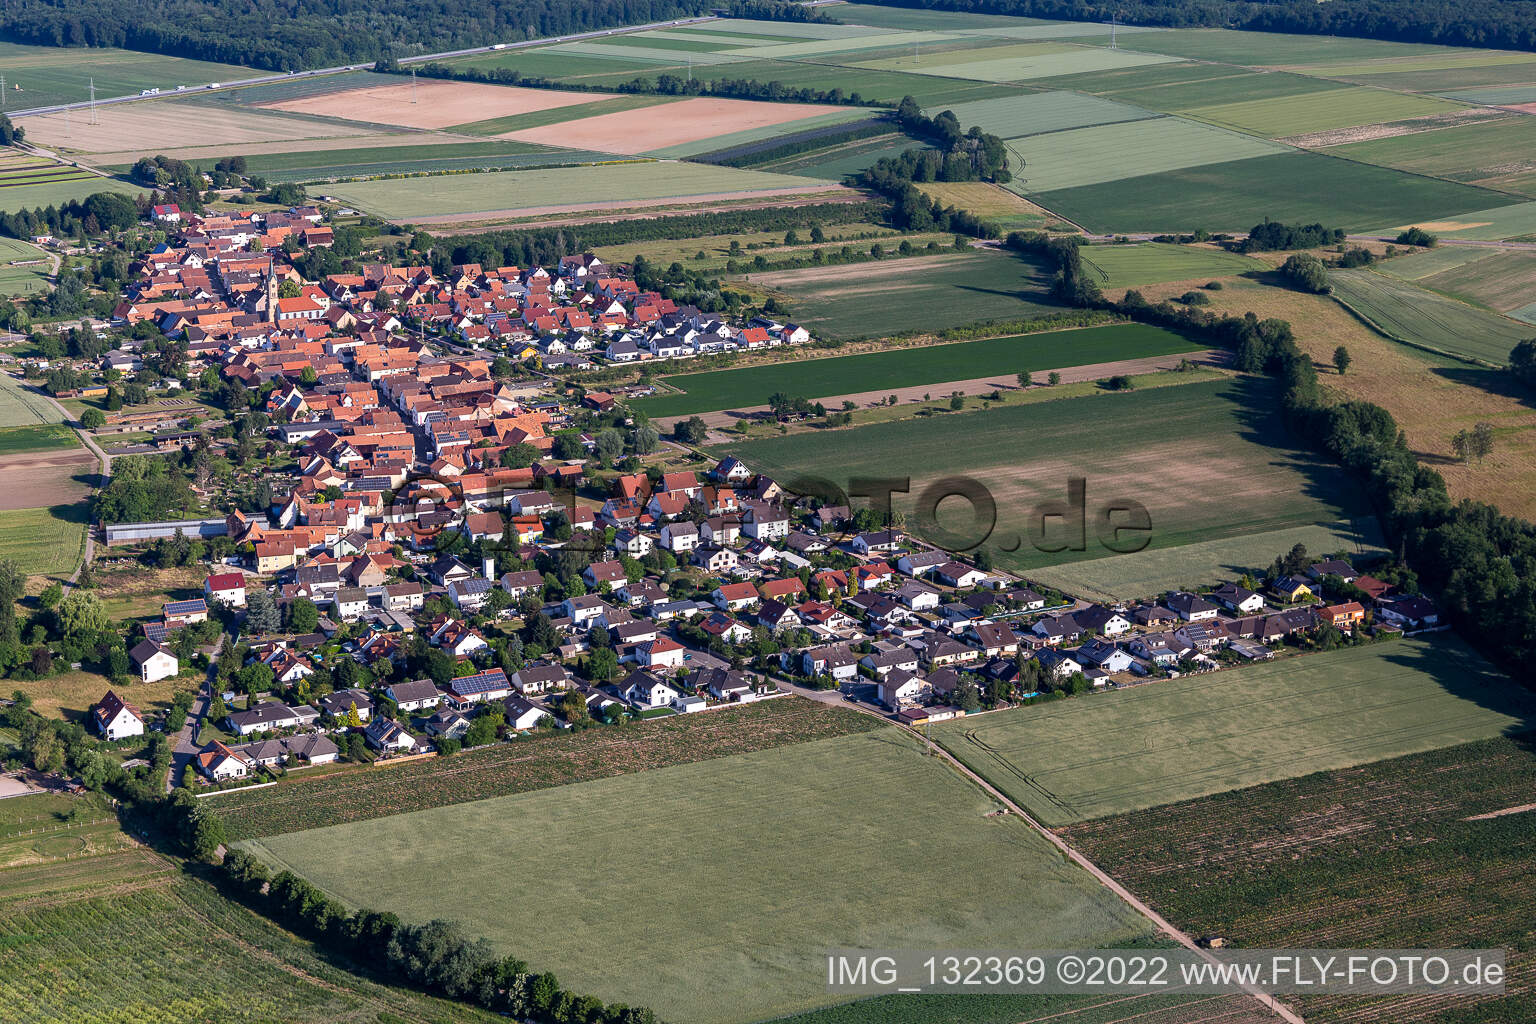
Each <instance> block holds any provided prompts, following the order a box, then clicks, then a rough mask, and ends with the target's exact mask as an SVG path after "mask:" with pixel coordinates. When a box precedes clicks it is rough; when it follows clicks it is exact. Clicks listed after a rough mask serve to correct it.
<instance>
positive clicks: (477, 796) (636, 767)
mask: <svg viewBox="0 0 1536 1024" xmlns="http://www.w3.org/2000/svg"><path fill="white" fill-rule="evenodd" d="M876 727H877V723H875V722H874V720H873V719H870V718H867V717H865V716H863V715H859V714H857V713H855V712H852V711H843V710H836V711H832V712H830V713H829V712H828V710H827V709H825V708H822V707H820V706H818V705H814V704H811V703H810V702H808V701H803V700H799V699H783V698H780V699H777V700H772V701H768V702H766V703H763V704H754V705H749V706H746V707H743V708H740V709H735V708H733V709H731V710H728V711H716V712H711V713H710V714H707V715H690V716H687V717H672V718H664V719H660V720H658V721H654V722H646V723H644V724H641V725H636V726H634V727H633V728H627V727H626V728H614V729H596V730H590V731H587V732H581V733H574V734H568V735H557V736H545V737H540V738H539V739H538V740H537V741H529V742H526V743H518V744H514V745H511V746H497V747H490V748H487V749H484V750H476V751H471V752H469V753H467V754H462V755H459V756H456V757H454V758H453V760H452V761H442V760H432V761H418V762H415V763H413V764H407V765H398V766H396V767H392V768H390V769H389V770H388V771H362V772H358V771H355V770H354V771H347V770H342V771H338V772H336V773H334V774H330V775H324V774H319V775H317V774H316V773H315V772H313V771H312V772H311V773H310V774H309V775H308V776H307V777H306V778H304V779H302V780H294V779H290V780H288V781H285V782H284V783H282V784H281V785H278V786H272V787H269V788H267V789H262V790H252V791H247V792H243V793H237V794H231V795H230V796H227V797H220V798H219V801H218V805H217V809H218V814H219V817H220V818H222V819H223V820H224V823H225V826H226V827H227V829H228V831H229V835H230V838H231V839H253V838H256V837H258V836H270V835H275V834H278V833H284V832H297V831H299V830H301V829H308V828H317V827H320V826H322V825H337V824H342V823H345V822H352V821H365V820H368V819H371V818H378V817H383V816H386V815H391V814H400V813H403V812H406V811H419V810H425V809H427V808H430V807H441V806H446V805H449V804H461V803H466V802H469V801H472V800H484V799H487V798H489V797H500V796H509V795H511V794H514V793H526V792H530V791H532V790H536V789H544V788H546V787H548V786H558V785H563V784H565V783H568V782H579V781H582V780H587V779H602V778H607V777H608V776H610V775H619V774H623V773H625V772H634V771H642V770H645V769H650V768H660V767H664V766H667V765H675V764H686V763H689V762H692V761H700V760H705V759H708V758H716V757H725V756H727V755H730V754H740V753H745V752H748V751H754V750H763V749H766V748H768V747H774V746H779V745H782V744H785V743H798V742H800V741H802V740H811V739H819V738H822V737H828V736H840V735H843V734H845V733H852V732H860V731H864V730H867V729H872V728H876Z"/></svg>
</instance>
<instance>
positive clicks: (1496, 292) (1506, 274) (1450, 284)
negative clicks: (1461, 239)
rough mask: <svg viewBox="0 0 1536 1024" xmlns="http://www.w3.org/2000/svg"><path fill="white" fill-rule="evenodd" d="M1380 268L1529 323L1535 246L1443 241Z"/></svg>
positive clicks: (1535, 268)
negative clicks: (1480, 245) (1495, 246)
mask: <svg viewBox="0 0 1536 1024" xmlns="http://www.w3.org/2000/svg"><path fill="white" fill-rule="evenodd" d="M1380 271H1381V273H1383V274H1386V275H1388V276H1389V277H1395V278H1398V279H1399V280H1402V281H1411V282H1413V283H1414V284H1417V285H1418V286H1419V287H1421V288H1427V289H1429V290H1431V291H1435V292H1440V293H1442V294H1446V295H1451V296H1454V297H1456V298H1460V299H1463V300H1465V301H1467V302H1472V303H1475V304H1477V305H1480V306H1485V307H1487V308H1488V309H1493V310H1497V311H1499V312H1501V313H1503V314H1505V315H1506V316H1510V317H1513V318H1515V319H1518V320H1524V321H1526V322H1527V323H1530V322H1532V321H1531V317H1532V315H1533V313H1536V310H1533V309H1532V295H1536V252H1531V251H1530V250H1528V249H1506V250H1498V249H1494V250H1491V251H1490V250H1488V249H1479V248H1474V247H1473V246H1461V245H1446V246H1441V247H1440V248H1438V249H1426V250H1424V251H1423V252H1419V253H1415V254H1414V255H1412V256H1406V257H1402V258H1399V259H1394V260H1389V261H1388V262H1386V263H1385V264H1383V265H1382V266H1381V267H1380Z"/></svg>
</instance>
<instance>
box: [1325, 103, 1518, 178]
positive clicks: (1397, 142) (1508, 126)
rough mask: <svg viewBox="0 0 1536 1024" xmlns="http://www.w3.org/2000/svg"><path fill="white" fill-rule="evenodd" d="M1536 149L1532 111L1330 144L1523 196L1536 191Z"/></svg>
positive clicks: (1355, 155)
mask: <svg viewBox="0 0 1536 1024" xmlns="http://www.w3.org/2000/svg"><path fill="white" fill-rule="evenodd" d="M1533 151H1536V118H1533V117H1530V116H1528V115H1526V116H1519V117H1509V118H1505V119H1502V120H1498V121H1485V122H1483V123H1482V124H1471V125H1467V126H1465V127H1461V128H1445V129H1441V130H1439V131H1431V132H1415V133H1414V134H1412V135H1398V136H1395V137H1393V138H1387V139H1375V140H1372V141H1370V142H1354V143H1350V144H1349V145H1345V146H1333V147H1330V148H1329V149H1328V152H1329V153H1331V154H1333V155H1335V156H1342V157H1346V158H1348V159H1350V160H1363V161H1365V162H1366V163H1369V164H1381V165H1382V166H1383V167H1398V168H1401V169H1403V170H1405V171H1413V172H1415V173H1417V174H1428V175H1432V176H1434V177H1437V178H1446V179H1449V180H1451V181H1465V182H1470V183H1472V184H1475V185H1485V186H1487V187H1489V188H1499V189H1503V190H1505V191H1507V192H1518V193H1520V194H1521V195H1536V160H1533V159H1532V157H1531V154H1532V152H1533Z"/></svg>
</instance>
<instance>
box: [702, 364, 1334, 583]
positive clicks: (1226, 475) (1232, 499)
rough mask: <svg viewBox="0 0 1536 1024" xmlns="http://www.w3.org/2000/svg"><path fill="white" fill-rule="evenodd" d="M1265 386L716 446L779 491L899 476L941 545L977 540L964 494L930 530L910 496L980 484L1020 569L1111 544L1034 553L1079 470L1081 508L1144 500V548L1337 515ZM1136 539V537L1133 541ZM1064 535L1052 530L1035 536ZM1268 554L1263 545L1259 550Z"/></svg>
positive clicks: (1086, 401)
mask: <svg viewBox="0 0 1536 1024" xmlns="http://www.w3.org/2000/svg"><path fill="white" fill-rule="evenodd" d="M1275 409H1276V396H1275V394H1274V393H1273V388H1272V386H1271V385H1270V384H1269V383H1268V382H1266V381H1262V380H1259V379H1257V378H1225V379H1221V380H1216V381H1201V382H1197V383H1189V384H1179V385H1175V386H1169V387H1163V388H1157V389H1148V390H1140V391H1132V392H1128V393H1120V394H1114V393H1100V394H1098V395H1095V396H1091V397H1080V398H1065V399H1061V400H1058V401H1042V402H1038V403H1034V404H1026V405H1017V406H1004V407H1001V408H994V409H990V410H985V411H976V412H964V413H945V414H942V415H938V416H934V417H930V418H926V419H925V418H918V419H911V420H905V421H900V422H894V423H884V424H878V425H872V426H865V427H854V428H851V429H845V430H834V431H817V432H815V433H812V434H801V435H790V436H788V437H777V438H773V437H770V438H765V439H761V440H753V441H744V442H741V443H737V444H731V445H726V446H723V447H722V452H723V453H728V454H732V455H736V456H738V457H740V458H741V459H742V460H743V461H744V462H746V464H747V465H749V466H751V467H752V468H753V469H754V470H757V471H759V472H763V473H767V474H768V475H770V476H772V477H773V478H774V479H776V480H778V481H779V483H780V484H781V485H783V486H784V487H785V488H786V489H788V490H790V491H794V490H796V483H795V482H796V481H797V480H798V479H801V478H804V477H819V478H823V479H827V480H831V481H833V482H836V483H838V484H839V485H840V486H844V487H846V486H847V482H848V480H849V479H850V478H852V477H865V478H869V477H892V476H894V477H898V478H902V477H909V478H910V479H911V491H910V493H909V494H908V495H906V496H905V497H902V496H898V497H897V499H896V503H897V507H898V508H900V509H901V510H902V511H904V512H905V513H907V518H908V524H909V526H910V528H912V529H914V530H916V531H917V532H919V533H924V534H927V535H929V536H930V537H932V538H933V539H936V540H939V541H947V542H948V544H949V545H950V546H953V547H958V548H962V549H964V548H967V547H970V546H973V545H975V544H976V543H978V541H979V538H978V530H977V529H976V528H975V527H974V526H973V524H972V517H971V515H970V511H969V510H968V509H965V508H964V503H963V502H955V503H954V504H956V505H959V506H960V508H959V509H958V510H957V511H954V512H951V511H950V506H949V504H948V503H946V505H945V506H943V509H942V510H941V512H940V516H939V523H938V524H937V527H935V526H934V524H931V523H925V522H922V521H921V520H920V517H919V514H918V510H917V498H918V495H920V494H921V493H922V491H923V490H924V488H925V487H927V486H929V485H930V484H932V483H934V482H935V481H937V480H939V479H940V478H943V477H948V476H953V475H957V474H963V475H966V476H969V477H971V478H974V479H976V480H978V481H980V482H981V483H982V484H983V486H984V487H985V488H986V490H987V492H988V493H989V494H990V495H991V496H992V500H993V501H994V502H995V504H996V507H997V522H996V526H995V528H994V529H993V530H992V531H991V533H990V536H989V537H988V538H987V539H986V545H987V547H988V548H989V550H991V551H992V553H993V556H994V558H995V559H996V560H997V562H998V564H999V565H1002V566H1005V567H1007V568H1011V569H1015V570H1019V571H1025V572H1028V571H1031V570H1033V569H1037V568H1040V567H1042V566H1050V565H1060V564H1064V563H1067V562H1074V561H1082V560H1084V559H1102V558H1105V557H1106V556H1107V555H1109V554H1110V551H1109V550H1108V549H1106V548H1105V547H1103V546H1102V545H1101V544H1100V543H1099V541H1098V540H1097V539H1096V537H1095V536H1094V531H1093V529H1092V528H1091V527H1090V528H1089V529H1088V531H1087V534H1088V535H1087V537H1086V543H1085V544H1084V546H1083V550H1080V551H1079V550H1071V549H1070V548H1069V549H1067V550H1062V551H1055V552H1048V551H1041V550H1037V547H1036V545H1035V544H1033V543H1032V542H1031V541H1030V540H1029V539H1028V534H1029V531H1030V530H1031V529H1032V527H1031V520H1032V519H1035V521H1036V522H1038V519H1037V518H1036V517H1032V515H1031V511H1032V510H1033V509H1035V508H1036V507H1037V506H1039V505H1040V504H1041V503H1042V502H1046V501H1056V502H1060V501H1062V500H1064V499H1065V497H1066V493H1067V481H1068V479H1069V478H1070V477H1083V478H1085V479H1086V480H1087V485H1086V486H1087V499H1086V505H1087V508H1088V517H1089V519H1090V520H1091V519H1092V517H1093V515H1094V509H1096V508H1098V507H1100V506H1103V505H1108V504H1113V503H1115V502H1117V501H1123V500H1125V499H1135V500H1136V501H1138V502H1140V503H1141V504H1142V505H1143V506H1145V507H1146V509H1147V512H1148V515H1149V516H1150V517H1151V521H1152V532H1151V534H1150V542H1149V545H1148V548H1147V550H1155V549H1163V548H1176V547H1180V546H1182V545H1186V544H1195V543H1203V542H1207V541H1212V540H1219V539H1222V538H1232V537H1243V536H1246V535H1249V534H1259V533H1268V532H1271V531H1276V530H1283V529H1287V528H1293V527H1299V526H1307V525H1311V524H1314V523H1332V522H1338V521H1339V520H1341V519H1347V518H1349V517H1350V516H1351V515H1352V514H1355V513H1356V512H1358V511H1363V510H1362V509H1360V508H1358V504H1359V501H1360V499H1359V497H1358V496H1357V495H1356V494H1355V492H1354V488H1353V486H1352V485H1351V484H1350V483H1349V482H1348V481H1347V480H1346V479H1344V478H1343V477H1342V475H1341V474H1339V473H1338V472H1337V471H1336V470H1335V469H1333V468H1332V467H1330V466H1326V465H1324V464H1322V463H1320V462H1317V461H1315V460H1314V459H1313V458H1312V457H1311V456H1309V455H1307V454H1305V453H1303V452H1300V451H1298V450H1295V449H1293V448H1291V447H1288V446H1287V433H1286V431H1285V428H1284V426H1283V425H1282V423H1281V422H1280V417H1279V415H1278V413H1277V412H1275V411H1274V410H1275ZM1138 539H1143V538H1138ZM1062 543H1068V540H1067V538H1065V537H1062V536H1061V535H1060V531H1059V530H1057V529H1056V528H1055V527H1053V528H1052V531H1051V533H1050V535H1049V536H1047V537H1045V538H1043V544H1042V545H1041V546H1046V547H1052V546H1057V545H1058V544H1062ZM1271 557H1273V556H1271Z"/></svg>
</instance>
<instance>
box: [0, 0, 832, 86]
mask: <svg viewBox="0 0 1536 1024" xmlns="http://www.w3.org/2000/svg"><path fill="white" fill-rule="evenodd" d="M720 7H725V8H728V9H730V10H732V11H733V12H739V13H741V14H742V15H744V16H748V17H756V18H771V19H775V20H797V21H799V20H810V19H813V18H819V17H821V15H819V14H817V13H816V12H814V11H812V10H808V9H807V8H803V7H800V6H799V5H797V4H789V3H783V2H779V0H738V2H735V3H730V2H726V3H717V2H714V0H583V2H582V3H568V4H558V3H550V2H548V0H489V2H487V3H483V4H474V5H471V6H469V7H465V6H464V5H462V4H449V3H447V2H445V0H415V2H411V3H405V2H404V0H379V2H377V3H355V2H351V0H159V2H157V3H155V4H153V5H145V4H142V3H134V2H132V0H8V2H7V3H6V4H5V5H4V6H3V7H0V37H3V38H5V39H7V40H9V41H12V42H21V43H39V44H42V45H44V46H120V47H124V48H126V49H130V50H148V51H150V52H151V53H164V54H170V55H171V56H175V57H193V58H197V59H199V60H213V61H223V62H226V63H229V64H245V65H249V66H251V67H258V68H268V69H272V70H276V71H292V70H295V69H299V68H319V67H328V66H332V65H335V64H343V63H352V62H355V61H360V60H375V59H377V58H379V57H387V56H391V55H395V56H400V55H408V54H414V53H436V52H440V51H444V50H453V49H459V48H464V47H471V46H485V45H488V44H490V43H494V42H511V41H514V40H519V39H537V38H540V37H543V36H551V35H556V36H558V35H571V34H574V33H577V32H585V31H588V30H591V29H602V28H613V27H615V26H619V25H642V24H645V23H647V22H652V21H664V20H667V19H670V18H686V17H693V16H696V15H699V14H707V13H708V12H709V11H711V10H714V9H716V8H720Z"/></svg>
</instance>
